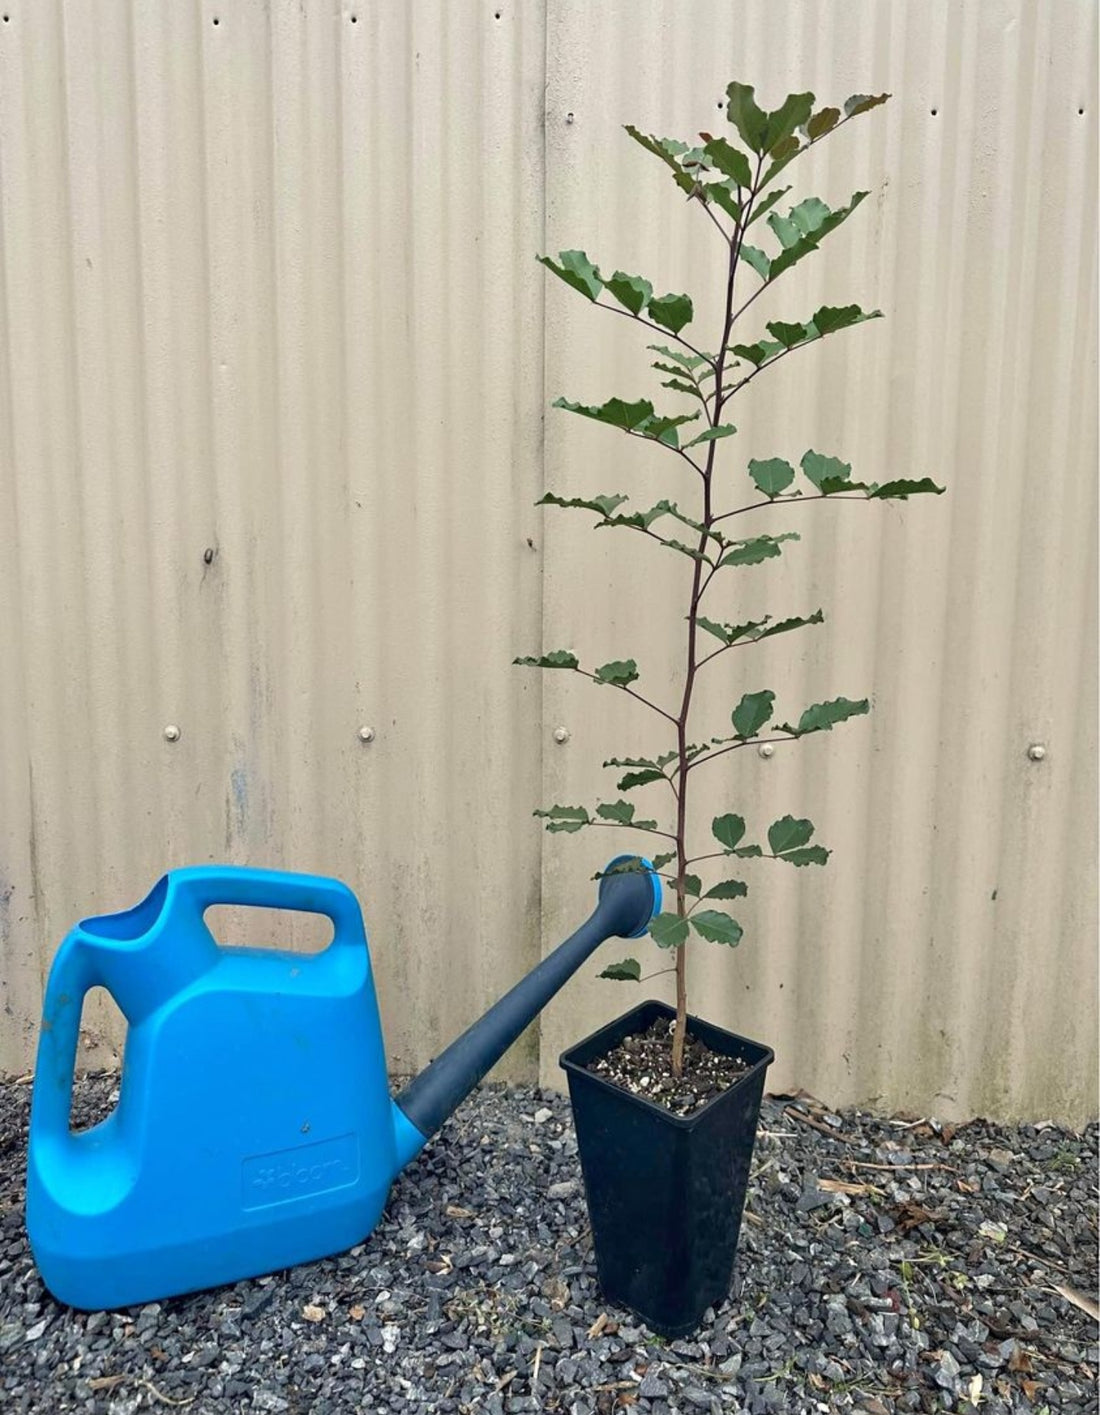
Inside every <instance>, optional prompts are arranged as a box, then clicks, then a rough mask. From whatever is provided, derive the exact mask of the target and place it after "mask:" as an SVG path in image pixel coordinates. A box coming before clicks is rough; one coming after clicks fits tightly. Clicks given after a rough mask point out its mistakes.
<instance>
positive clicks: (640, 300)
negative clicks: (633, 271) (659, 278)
mask: <svg viewBox="0 0 1100 1415" xmlns="http://www.w3.org/2000/svg"><path fill="white" fill-rule="evenodd" d="M603 283H604V285H606V287H607V288H608V289H609V290H610V291H611V293H612V294H613V295H614V296H615V298H616V299H617V300H618V302H619V304H620V305H622V306H623V307H624V308H625V309H628V310H629V311H630V313H631V314H634V315H638V314H641V312H642V310H644V309H645V307H646V304H647V303H648V301H649V298H650V296H651V295H652V294H653V286H652V285H651V284H650V283H649V281H648V280H646V279H644V278H643V277H642V276H641V275H627V274H626V273H625V272H624V271H622V270H616V272H615V274H614V275H612V276H611V278H610V279H608V280H605V281H604V282H603Z"/></svg>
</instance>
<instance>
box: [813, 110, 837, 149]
mask: <svg viewBox="0 0 1100 1415" xmlns="http://www.w3.org/2000/svg"><path fill="white" fill-rule="evenodd" d="M839 122H840V109H839V108H819V109H818V111H817V112H816V113H815V114H814V115H813V117H812V118H811V119H810V121H809V122H808V123H807V124H806V136H807V137H808V138H809V139H810V141H811V142H816V141H817V140H818V138H823V137H824V136H825V134H826V133H831V132H832V130H833V129H834V128H835V127H836V125H837V124H838V123H839Z"/></svg>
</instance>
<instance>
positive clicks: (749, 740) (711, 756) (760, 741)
mask: <svg viewBox="0 0 1100 1415" xmlns="http://www.w3.org/2000/svg"><path fill="white" fill-rule="evenodd" d="M798 736H799V734H798V733H797V732H791V733H784V735H783V736H781V737H746V738H745V740H744V741H743V742H731V743H730V745H729V746H728V747H722V748H721V750H720V751H717V752H705V753H701V754H700V755H699V756H697V757H692V759H691V761H690V762H689V763H688V770H689V771H690V770H691V769H692V767H694V766H702V765H703V764H704V763H706V762H713V761H716V760H717V759H718V758H719V757H724V756H725V755H726V753H727V752H736V751H737V749H738V748H739V747H762V746H763V745H764V744H765V743H766V742H797V741H798ZM697 858H702V857H697Z"/></svg>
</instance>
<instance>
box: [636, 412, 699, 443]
mask: <svg viewBox="0 0 1100 1415" xmlns="http://www.w3.org/2000/svg"><path fill="white" fill-rule="evenodd" d="M698 417H699V414H698V413H682V414H681V415H680V416H679V417H675V418H666V417H662V416H661V415H660V414H655V415H654V416H653V417H651V418H647V419H646V421H645V422H644V423H641V424H639V426H638V427H636V428H635V429H634V434H633V435H634V436H635V437H648V438H651V439H652V440H653V441H654V442H663V443H664V444H665V445H666V446H667V447H678V446H679V445H680V435H679V433H678V432H677V431H676V429H677V428H678V427H682V426H683V425H684V423H693V422H695V421H696V420H697V419H698Z"/></svg>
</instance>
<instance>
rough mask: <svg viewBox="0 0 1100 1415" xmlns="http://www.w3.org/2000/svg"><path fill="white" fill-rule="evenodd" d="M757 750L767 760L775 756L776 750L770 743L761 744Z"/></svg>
mask: <svg viewBox="0 0 1100 1415" xmlns="http://www.w3.org/2000/svg"><path fill="white" fill-rule="evenodd" d="M756 750H757V751H758V752H759V754H760V755H761V756H762V757H763V758H764V759H765V760H767V758H768V757H774V756H775V748H774V747H773V746H772V744H771V743H770V742H761V744H760V746H759V747H757V749H756Z"/></svg>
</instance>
